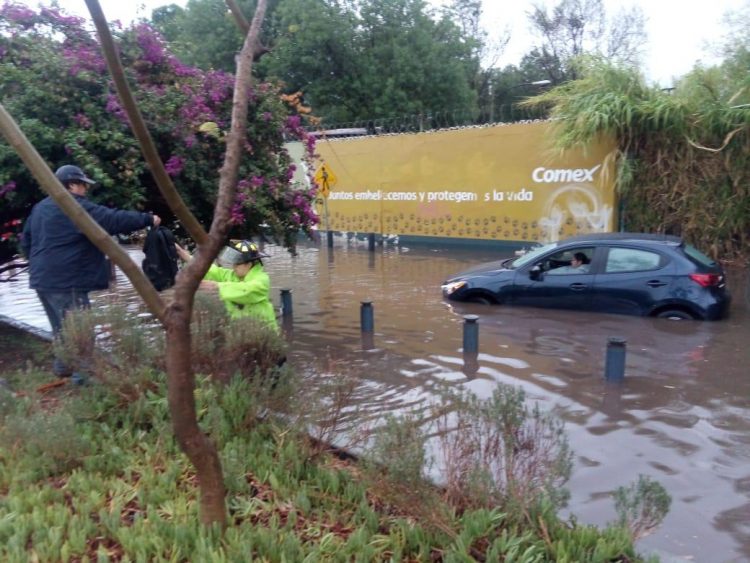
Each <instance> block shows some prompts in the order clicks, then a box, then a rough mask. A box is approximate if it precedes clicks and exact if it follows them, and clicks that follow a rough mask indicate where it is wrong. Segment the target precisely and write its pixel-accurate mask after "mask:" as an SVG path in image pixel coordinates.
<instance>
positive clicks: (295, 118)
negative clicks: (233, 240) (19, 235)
mask: <svg viewBox="0 0 750 563" xmlns="http://www.w3.org/2000/svg"><path fill="white" fill-rule="evenodd" d="M113 33H114V34H115V36H116V38H117V40H118V45H119V48H120V56H121V59H122V62H123V65H124V66H125V68H126V71H127V73H128V78H129V81H130V85H131V88H132V90H133V93H134V95H135V97H136V100H137V101H138V104H139V107H140V110H141V112H142V114H143V116H144V118H145V119H146V122H147V124H148V127H149V130H150V132H151V135H152V136H153V138H154V141H155V143H156V146H157V149H158V151H159V153H160V155H161V157H162V161H163V162H164V163H165V167H166V170H167V172H168V174H169V175H170V176H171V177H172V180H173V181H174V183H175V186H176V187H177V189H178V190H179V191H180V193H181V194H182V196H183V198H184V199H185V200H186V202H187V204H188V206H189V207H190V209H191V210H192V211H193V213H194V214H195V215H196V216H197V217H198V219H199V220H200V221H201V222H203V223H204V225H206V226H208V222H209V221H210V219H211V217H212V214H213V208H214V199H215V194H216V191H217V189H218V177H219V169H220V167H221V164H222V161H223V155H224V144H225V143H224V137H225V133H226V131H227V130H228V128H229V121H230V116H231V115H230V114H231V104H232V93H233V84H234V77H233V76H232V75H231V74H228V73H226V72H222V71H203V70H200V69H197V68H194V67H190V66H186V65H184V64H182V63H181V62H180V61H179V60H178V59H177V58H176V57H175V56H174V55H172V54H171V53H170V51H169V48H168V45H166V44H165V42H164V41H163V40H162V38H161V37H160V36H159V35H158V34H157V33H156V32H155V31H154V30H153V29H152V28H151V27H150V26H148V25H147V24H145V23H143V22H140V23H136V24H133V25H132V26H130V27H128V28H122V27H120V26H119V25H118V24H116V23H115V24H114V25H113ZM0 101H1V102H2V104H3V105H4V106H5V108H6V109H7V110H8V111H9V112H10V114H11V115H12V116H13V117H14V118H15V120H16V122H17V123H18V124H19V125H20V127H21V129H22V130H23V132H24V133H25V134H26V136H27V137H28V138H29V140H30V141H31V142H32V143H33V144H34V146H35V147H36V148H37V150H38V151H39V153H40V154H41V155H42V157H43V158H44V159H45V160H46V161H47V163H48V164H49V165H50V167H51V168H52V169H53V170H54V169H55V168H57V167H58V166H60V165H62V164H65V163H71V162H74V163H76V164H78V165H79V166H81V167H82V168H83V169H84V170H85V171H86V173H87V174H88V175H89V176H91V177H93V178H94V179H96V180H97V181H98V182H99V183H98V185H97V186H96V187H95V188H94V190H93V191H92V193H91V197H92V199H94V200H97V201H98V202H100V203H104V204H107V205H112V206H118V207H125V208H141V209H144V210H150V211H154V212H156V213H159V214H160V215H162V216H164V217H167V218H169V217H170V212H169V210H168V208H167V206H166V205H165V204H164V202H163V201H162V199H161V196H160V194H159V192H158V189H157V188H156V185H155V183H154V181H153V179H152V176H151V174H150V172H149V171H148V169H147V167H146V164H145V160H144V159H143V157H142V156H141V153H140V150H139V148H138V144H137V142H136V140H135V138H134V137H133V135H132V134H131V132H130V128H129V126H128V123H127V117H126V116H125V113H124V111H123V109H122V107H121V105H120V103H119V100H118V98H117V96H116V94H115V91H114V86H113V84H112V82H111V80H110V78H109V75H108V73H107V69H106V65H105V62H104V59H103V57H102V55H101V52H100V49H99V46H98V43H97V40H96V34H95V33H94V32H93V28H92V26H91V25H89V24H87V22H86V21H85V20H83V19H81V18H78V17H73V16H68V15H66V14H65V13H64V12H62V11H61V10H59V9H57V8H44V7H43V8H40V9H38V10H34V9H31V8H29V7H27V6H22V5H18V4H13V3H10V2H7V1H6V2H5V3H4V4H2V5H1V6H0ZM249 102H250V104H249V105H250V111H249V115H248V124H247V126H248V133H247V140H246V143H245V149H246V150H245V154H244V158H243V161H242V164H241V168H240V182H239V184H238V189H237V196H236V200H235V205H234V207H233V209H232V219H231V221H232V230H231V236H236V237H249V236H254V235H257V234H259V232H260V231H261V228H262V229H264V230H265V232H266V233H267V234H270V235H271V236H272V237H273V238H274V239H276V240H277V241H278V242H280V243H282V244H284V245H285V246H287V247H288V248H290V249H292V250H293V249H294V242H295V240H296V239H297V236H298V235H299V234H300V233H308V234H309V233H310V229H311V228H312V227H313V226H314V225H315V224H316V223H317V221H318V219H317V217H316V215H315V213H314V211H313V209H312V201H313V199H314V197H315V187H314V184H307V185H298V184H295V183H293V182H292V176H293V173H294V164H293V163H292V162H291V159H290V157H289V155H288V153H287V152H286V150H285V149H284V143H285V142H286V141H289V140H301V141H303V142H304V143H305V145H306V146H307V149H308V150H307V155H308V158H311V157H312V154H313V149H314V145H313V140H312V139H311V138H308V136H307V134H306V132H305V130H304V128H303V127H302V122H301V119H302V117H301V116H300V115H297V114H296V112H295V111H294V109H293V107H290V106H288V105H287V104H286V103H285V102H284V101H283V99H282V96H281V91H280V88H279V86H278V85H276V84H270V83H261V84H258V83H256V84H255V85H254V87H253V89H252V92H251V94H250V100H249ZM42 197H43V194H42V192H41V190H40V188H39V186H38V185H37V183H36V182H35V181H34V179H33V178H32V177H31V175H30V174H29V172H28V171H27V170H26V167H25V166H24V164H23V162H22V161H21V159H20V158H19V157H18V156H17V155H16V154H15V153H14V151H13V150H12V149H11V148H10V146H9V145H7V144H6V143H4V142H2V141H0V224H5V223H7V222H9V221H14V220H19V219H20V220H23V219H24V218H25V217H26V216H27V215H28V213H29V211H30V209H31V206H32V205H33V204H34V203H35V202H37V201H39V199H41V198H42ZM14 240H15V237H8V238H7V240H4V241H0V245H4V246H0V259H2V258H3V257H7V256H8V255H9V254H11V253H12V252H13V251H14V250H15V249H14V247H13V244H14Z"/></svg>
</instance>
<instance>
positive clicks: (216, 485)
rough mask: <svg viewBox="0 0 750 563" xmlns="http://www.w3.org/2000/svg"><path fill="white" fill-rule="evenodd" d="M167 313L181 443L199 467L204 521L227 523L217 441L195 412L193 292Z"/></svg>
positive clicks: (172, 396) (172, 408) (172, 407)
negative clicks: (181, 304)
mask: <svg viewBox="0 0 750 563" xmlns="http://www.w3.org/2000/svg"><path fill="white" fill-rule="evenodd" d="M178 291H180V292H181V293H182V295H181V296H180V297H179V298H175V301H174V302H173V303H172V304H171V305H170V307H169V309H168V312H167V322H166V327H167V374H168V376H169V388H168V392H167V399H168V402H169V412H170V415H171V417H172V426H173V428H174V433H175V437H176V438H177V442H178V444H179V445H180V448H182V451H183V452H185V455H187V457H188V459H189V460H190V462H191V463H192V464H193V466H194V467H195V471H196V474H197V476H198V486H199V488H200V519H201V522H202V523H203V524H206V525H210V524H214V523H218V524H220V525H221V527H222V528H224V527H225V526H226V522H227V514H226V506H225V500H224V499H225V496H226V489H225V487H224V477H223V473H222V469H221V461H220V460H219V456H218V453H217V451H216V447H215V445H214V443H213V442H212V441H211V440H210V438H209V437H208V436H206V435H205V434H203V432H202V431H201V428H200V426H198V421H197V417H196V411H195V375H194V374H193V367H192V361H191V347H190V317H191V309H192V307H189V306H188V307H183V306H180V305H178V303H179V302H185V301H188V302H192V297H193V293H194V291H195V290H193V291H192V292H191V291H190V290H186V289H185V288H184V287H182V288H179V289H178Z"/></svg>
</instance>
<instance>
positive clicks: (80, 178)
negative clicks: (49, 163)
mask: <svg viewBox="0 0 750 563" xmlns="http://www.w3.org/2000/svg"><path fill="white" fill-rule="evenodd" d="M55 177H56V178H57V179H58V180H60V182H61V183H62V184H65V183H66V182H83V183H84V184H96V182H95V181H94V180H92V179H91V178H89V177H88V176H86V174H84V173H83V170H81V169H80V168H78V167H77V166H74V165H72V164H65V165H64V166H61V167H60V168H58V169H57V172H55Z"/></svg>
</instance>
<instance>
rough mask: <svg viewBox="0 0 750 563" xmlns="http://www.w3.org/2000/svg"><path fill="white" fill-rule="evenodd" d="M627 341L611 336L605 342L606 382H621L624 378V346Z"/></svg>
mask: <svg viewBox="0 0 750 563" xmlns="http://www.w3.org/2000/svg"><path fill="white" fill-rule="evenodd" d="M626 344H627V340H625V339H624V338H618V337H616V336H611V337H610V338H609V339H608V340H607V358H606V361H605V364H604V378H605V379H606V380H607V381H622V380H623V379H624V378H625V345H626Z"/></svg>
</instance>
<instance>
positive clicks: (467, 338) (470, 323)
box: [464, 315, 479, 354]
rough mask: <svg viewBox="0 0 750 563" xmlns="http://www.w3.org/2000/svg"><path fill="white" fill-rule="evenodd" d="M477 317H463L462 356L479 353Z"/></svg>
mask: <svg viewBox="0 0 750 563" xmlns="http://www.w3.org/2000/svg"><path fill="white" fill-rule="evenodd" d="M478 320H479V316H477V315H464V354H476V353H477V352H479V325H478V324H477V321H478Z"/></svg>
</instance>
